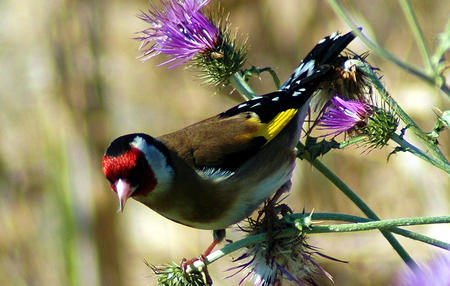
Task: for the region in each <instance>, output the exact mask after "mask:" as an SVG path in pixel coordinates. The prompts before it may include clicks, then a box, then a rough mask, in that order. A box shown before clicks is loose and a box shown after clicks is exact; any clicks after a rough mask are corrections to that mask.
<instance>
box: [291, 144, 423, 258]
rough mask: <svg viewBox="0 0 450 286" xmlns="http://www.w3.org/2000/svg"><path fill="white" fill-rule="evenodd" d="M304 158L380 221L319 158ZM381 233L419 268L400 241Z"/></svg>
mask: <svg viewBox="0 0 450 286" xmlns="http://www.w3.org/2000/svg"><path fill="white" fill-rule="evenodd" d="M297 147H300V148H299V149H300V150H302V149H304V147H305V146H304V145H303V144H302V143H301V142H299V143H298V144H297ZM303 156H304V158H305V159H307V160H308V161H310V162H311V163H312V165H313V166H314V167H315V168H316V169H317V170H319V171H320V172H321V173H322V174H323V175H324V176H325V177H327V178H328V180H330V181H331V182H332V183H333V184H334V185H335V186H336V187H337V188H338V189H339V190H340V191H341V192H342V193H343V194H344V195H346V196H347V198H349V199H350V200H351V201H352V202H353V203H354V204H355V205H356V206H357V207H358V208H359V209H360V210H361V211H362V212H363V213H364V214H365V215H366V216H367V217H368V218H371V219H373V220H380V218H379V217H378V216H377V215H376V214H375V213H374V212H373V211H372V209H370V208H369V206H368V205H367V204H366V203H365V202H364V201H363V200H362V199H361V198H360V197H358V195H357V194H356V193H355V192H353V191H352V189H350V188H349V187H348V186H347V185H346V184H345V183H344V182H343V181H342V180H341V179H340V178H339V177H338V176H336V175H335V174H334V173H333V172H332V171H331V170H330V169H328V168H327V166H325V165H324V164H323V163H322V162H320V161H319V160H318V159H317V158H316V159H314V160H312V158H311V157H310V156H308V153H307V152H306V153H304V154H303ZM381 233H382V234H383V236H384V237H385V238H386V240H387V241H389V243H390V244H391V245H392V247H393V248H394V250H395V251H397V253H398V255H400V257H401V258H402V259H403V261H405V263H406V264H408V266H410V267H415V266H417V265H416V263H415V262H414V260H413V259H412V258H411V256H409V254H408V253H407V252H406V250H405V249H404V248H403V247H402V246H401V244H400V243H399V242H398V240H397V239H396V238H395V237H394V236H393V235H392V233H389V232H387V231H384V230H381Z"/></svg>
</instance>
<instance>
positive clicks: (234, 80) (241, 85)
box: [231, 72, 257, 100]
mask: <svg viewBox="0 0 450 286" xmlns="http://www.w3.org/2000/svg"><path fill="white" fill-rule="evenodd" d="M231 84H232V85H233V86H234V88H236V89H237V90H238V91H239V93H240V95H241V96H242V97H243V98H244V99H245V100H250V99H252V98H253V97H256V96H257V94H256V93H255V92H254V91H253V90H252V88H251V87H250V86H249V85H248V83H247V82H246V81H245V80H244V79H243V78H242V76H241V75H240V74H239V72H237V73H235V74H233V76H232V77H231Z"/></svg>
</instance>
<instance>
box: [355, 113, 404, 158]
mask: <svg viewBox="0 0 450 286" xmlns="http://www.w3.org/2000/svg"><path fill="white" fill-rule="evenodd" d="M397 127H398V119H397V118H396V117H395V116H394V115H393V114H392V113H391V112H389V111H386V110H384V109H381V108H375V109H374V112H373V113H372V115H371V116H370V118H369V120H368V122H367V125H366V126H365V127H364V128H362V130H361V133H362V134H364V135H367V142H366V143H367V145H368V146H369V148H372V149H375V148H381V147H383V146H386V145H387V142H388V141H389V139H391V138H392V135H394V133H395V131H396V130H397Z"/></svg>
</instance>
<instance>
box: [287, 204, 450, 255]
mask: <svg viewBox="0 0 450 286" xmlns="http://www.w3.org/2000/svg"><path fill="white" fill-rule="evenodd" d="M305 216H306V217H308V216H310V214H308V213H305V214H291V215H289V216H288V217H289V219H290V220H295V219H301V218H304V217H305ZM311 218H312V219H313V220H335V221H347V222H355V223H358V222H370V221H374V220H372V219H369V218H363V217H358V216H353V215H347V214H336V213H313V214H311ZM388 231H389V232H392V233H395V234H398V235H401V236H404V237H407V238H410V239H414V240H417V241H421V242H424V243H427V244H430V245H433V246H436V247H440V248H443V249H445V250H449V249H450V244H449V243H446V242H443V241H440V240H437V239H434V238H431V237H428V236H426V235H423V234H420V233H416V232H413V231H409V230H405V229H401V228H397V227H392V228H389V229H388Z"/></svg>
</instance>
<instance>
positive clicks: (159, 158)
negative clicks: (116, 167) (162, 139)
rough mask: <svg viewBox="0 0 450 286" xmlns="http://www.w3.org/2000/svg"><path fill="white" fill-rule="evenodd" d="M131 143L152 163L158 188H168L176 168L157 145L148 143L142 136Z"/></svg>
mask: <svg viewBox="0 0 450 286" xmlns="http://www.w3.org/2000/svg"><path fill="white" fill-rule="evenodd" d="M131 145H132V146H134V147H135V148H137V149H139V150H141V152H142V153H144V155H145V159H146V160H147V162H148V163H149V164H150V166H151V168H152V170H153V172H154V175H155V178H156V181H157V182H158V184H157V188H158V189H161V190H164V189H166V188H168V187H169V185H170V183H171V182H172V180H173V176H174V170H173V168H172V166H170V165H169V164H168V162H167V158H166V156H165V155H164V154H163V153H162V152H161V151H160V150H159V149H158V148H157V147H155V146H154V145H151V144H148V143H147V141H145V140H144V139H143V138H142V137H140V136H136V138H134V140H133V142H132V143H131Z"/></svg>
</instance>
